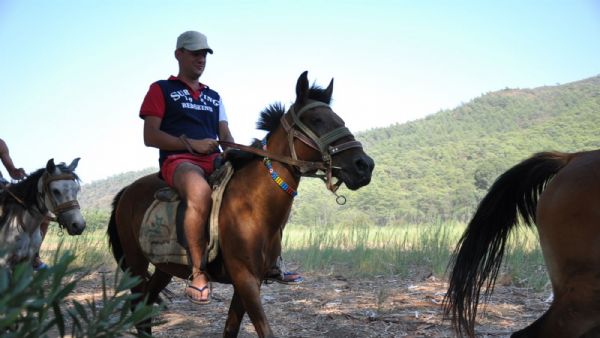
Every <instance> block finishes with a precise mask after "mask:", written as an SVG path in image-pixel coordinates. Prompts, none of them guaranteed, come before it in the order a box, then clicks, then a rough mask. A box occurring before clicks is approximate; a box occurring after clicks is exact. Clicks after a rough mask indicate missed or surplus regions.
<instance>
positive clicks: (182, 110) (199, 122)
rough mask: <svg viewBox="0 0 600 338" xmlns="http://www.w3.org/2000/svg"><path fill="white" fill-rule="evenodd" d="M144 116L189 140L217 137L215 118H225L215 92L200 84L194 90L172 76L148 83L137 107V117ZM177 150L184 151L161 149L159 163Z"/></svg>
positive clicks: (164, 129) (170, 132)
mask: <svg viewBox="0 0 600 338" xmlns="http://www.w3.org/2000/svg"><path fill="white" fill-rule="evenodd" d="M146 116H156V117H160V118H161V119H162V121H161V124H160V130H162V131H164V132H166V133H168V134H170V135H172V136H175V137H179V136H181V135H183V134H185V135H186V136H187V137H189V138H192V139H204V138H211V139H217V137H218V134H219V121H227V115H226V113H225V107H224V106H223V102H222V100H221V97H220V96H219V94H218V93H217V92H216V91H214V90H212V89H210V88H209V87H208V86H205V85H203V84H200V90H199V91H194V90H192V89H191V88H190V87H189V86H188V85H187V84H185V83H184V82H183V81H181V80H179V79H178V78H177V77H174V76H171V77H170V78H169V79H168V80H160V81H157V82H154V83H153V84H152V85H150V89H149V90H148V93H147V94H146V97H145V98H144V102H143V103H142V107H141V109H140V117H141V118H145V117H146ZM181 153H186V151H184V150H181V151H166V150H162V149H161V150H160V158H159V163H160V165H161V166H162V162H163V161H164V159H165V158H166V157H167V156H169V155H172V154H181Z"/></svg>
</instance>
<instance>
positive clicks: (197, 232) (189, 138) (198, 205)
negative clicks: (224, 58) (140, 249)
mask: <svg viewBox="0 0 600 338" xmlns="http://www.w3.org/2000/svg"><path fill="white" fill-rule="evenodd" d="M208 53H210V54H212V53H213V50H212V49H211V48H210V47H209V46H208V43H207V39H206V36H205V35H204V34H202V33H199V32H196V31H187V32H184V33H182V34H181V35H180V36H179V37H178V38H177V44H176V49H175V58H176V59H177V62H178V65H179V73H178V75H177V76H176V77H175V76H171V77H170V78H169V79H168V80H160V81H157V82H154V83H153V84H152V85H151V86H150V89H149V90H148V93H147V94H146V97H145V98H144V101H143V103H142V107H141V109H140V117H141V118H143V119H144V143H145V145H146V146H149V147H155V148H158V149H159V150H160V158H159V165H160V176H161V177H162V179H164V180H165V182H166V183H167V184H168V185H169V186H170V187H172V188H174V189H175V190H176V191H177V192H178V194H179V196H180V197H181V199H182V201H183V202H184V203H185V204H186V209H185V212H184V217H183V228H184V233H185V239H186V241H187V250H188V254H189V258H190V260H191V263H192V275H191V283H190V284H189V285H188V286H187V288H186V290H185V295H186V296H187V297H188V298H189V299H190V301H192V302H194V303H200V304H203V303H208V302H209V292H210V291H209V288H208V278H207V276H206V274H205V273H204V266H203V264H202V262H203V257H204V253H205V249H206V245H207V238H206V236H205V233H206V229H205V225H206V223H207V220H208V216H209V213H210V208H211V203H212V200H211V193H212V190H211V187H210V186H209V185H208V183H207V181H206V178H207V177H208V176H209V175H210V174H211V173H212V172H213V171H214V169H215V168H214V161H215V159H216V158H217V157H219V156H220V153H219V144H218V142H217V138H218V139H219V140H220V141H227V142H233V137H232V135H231V132H230V130H229V126H228V122H227V114H226V112H225V106H224V105H223V101H222V99H221V97H220V95H219V94H218V93H217V92H216V91H214V90H213V89H211V88H209V87H208V86H207V85H205V84H202V83H200V82H199V81H198V80H199V78H200V76H201V75H202V73H203V72H204V68H205V66H206V56H207V54H208ZM188 147H189V148H191V149H189V148H188ZM190 151H192V152H194V153H197V154H191V153H190ZM276 271H277V269H276ZM277 275H279V273H277ZM285 277H287V278H289V277H290V276H289V275H288V276H285ZM298 277H299V276H295V277H293V278H298Z"/></svg>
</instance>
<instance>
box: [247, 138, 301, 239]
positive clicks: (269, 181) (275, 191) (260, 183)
mask: <svg viewBox="0 0 600 338" xmlns="http://www.w3.org/2000/svg"><path fill="white" fill-rule="evenodd" d="M267 150H268V151H269V152H270V153H274V154H278V155H284V156H290V151H289V147H288V145H287V139H286V134H285V132H283V130H280V131H275V132H273V133H272V135H271V136H270V137H269V142H268V145H267ZM272 165H273V169H274V170H275V171H276V172H277V174H278V175H279V176H280V177H281V179H282V180H283V181H284V182H285V183H287V184H288V185H289V186H290V187H292V188H293V189H294V190H296V189H297V188H298V185H299V184H300V176H299V175H297V174H296V173H295V169H293V168H292V167H291V166H289V165H287V164H283V163H279V162H276V161H272ZM243 171H244V172H243V173H240V175H236V176H237V177H236V179H237V180H238V181H239V182H240V185H239V186H238V187H240V189H244V190H245V192H244V193H242V194H243V195H245V196H246V198H247V199H250V200H251V201H252V203H251V204H252V208H253V209H254V210H255V214H257V215H261V217H264V219H262V221H261V223H263V224H268V225H269V227H270V228H271V231H272V232H273V233H275V231H279V230H280V229H281V227H282V226H283V225H284V224H285V222H286V221H287V218H288V216H289V213H290V210H291V207H292V203H293V201H294V198H293V197H292V196H290V195H289V194H288V193H287V192H285V191H283V190H282V189H281V187H279V186H278V184H277V183H275V182H274V180H273V178H272V177H271V175H270V174H269V171H268V169H267V168H266V167H265V164H264V163H263V161H262V159H261V160H256V161H255V162H254V164H252V165H250V166H248V167H247V168H244V169H243Z"/></svg>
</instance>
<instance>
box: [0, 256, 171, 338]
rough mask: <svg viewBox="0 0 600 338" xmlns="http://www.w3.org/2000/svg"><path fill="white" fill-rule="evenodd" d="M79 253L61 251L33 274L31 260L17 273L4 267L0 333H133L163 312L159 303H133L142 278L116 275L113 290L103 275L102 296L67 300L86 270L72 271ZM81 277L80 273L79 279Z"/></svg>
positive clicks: (0, 287) (0, 285) (1, 269)
mask: <svg viewBox="0 0 600 338" xmlns="http://www.w3.org/2000/svg"><path fill="white" fill-rule="evenodd" d="M74 259H75V257H74V255H72V254H70V253H66V254H63V255H60V254H59V253H57V254H56V255H55V258H54V262H53V264H52V267H51V268H49V269H46V270H42V271H39V272H35V273H34V272H33V269H32V268H31V264H29V263H27V262H26V263H21V264H19V265H17V266H16V267H15V269H14V270H13V271H12V273H11V272H10V271H9V270H8V269H7V268H4V267H0V336H2V337H36V338H37V337H47V336H48V335H49V334H50V332H52V334H53V335H54V334H56V333H55V332H57V333H58V334H59V335H60V336H61V337H64V336H65V335H66V334H67V331H68V332H69V334H70V335H71V336H72V337H119V336H123V335H125V334H131V335H137V334H136V333H133V332H132V329H133V327H134V326H135V324H136V323H143V322H144V321H146V320H147V319H150V318H151V317H153V316H155V315H156V314H157V313H158V312H159V310H160V309H159V308H158V307H154V306H149V305H145V304H144V303H143V302H140V303H138V304H137V305H136V306H135V307H132V303H133V302H134V301H135V300H137V299H138V298H139V297H140V295H138V294H131V293H130V292H129V289H130V288H131V287H132V286H134V285H136V284H137V283H139V281H140V280H139V278H137V277H132V276H131V275H129V274H128V273H124V274H122V275H121V276H119V271H118V268H117V272H116V273H115V279H114V284H113V288H112V291H109V290H107V285H106V280H105V278H104V276H103V277H102V299H101V300H100V301H96V300H95V299H93V300H86V301H85V302H84V303H81V302H78V301H76V300H66V298H67V297H68V296H69V294H70V293H71V292H72V291H73V290H74V289H75V286H76V285H77V283H78V282H79V280H80V279H81V278H82V276H85V275H86V273H84V271H82V270H81V269H71V268H69V265H70V264H71V263H72V262H73V260H74ZM74 276H79V277H74Z"/></svg>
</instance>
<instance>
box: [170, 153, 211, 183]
mask: <svg viewBox="0 0 600 338" xmlns="http://www.w3.org/2000/svg"><path fill="white" fill-rule="evenodd" d="M220 155H221V154H220V153H213V154H210V155H206V156H197V155H192V154H177V155H171V156H169V157H167V158H166V159H165V161H164V162H163V164H162V167H161V168H160V174H161V176H162V177H163V179H164V180H165V182H167V184H168V185H169V186H170V187H173V175H175V170H176V169H177V166H178V165H180V164H181V163H192V164H195V165H197V166H198V167H200V168H202V170H203V171H204V176H205V177H208V176H210V174H212V172H213V171H215V164H214V163H215V158H216V157H217V156H220Z"/></svg>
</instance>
